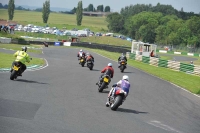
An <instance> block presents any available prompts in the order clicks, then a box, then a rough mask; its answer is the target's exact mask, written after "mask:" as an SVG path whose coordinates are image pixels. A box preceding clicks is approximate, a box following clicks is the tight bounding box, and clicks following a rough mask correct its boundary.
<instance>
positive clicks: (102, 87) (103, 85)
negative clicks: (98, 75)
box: [98, 82, 107, 92]
mask: <svg viewBox="0 0 200 133" xmlns="http://www.w3.org/2000/svg"><path fill="white" fill-rule="evenodd" d="M106 85H107V83H105V82H103V83H102V84H101V86H100V87H99V89H98V90H99V92H102V91H103V89H104V88H105V87H106Z"/></svg>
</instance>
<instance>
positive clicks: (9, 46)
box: [0, 44, 42, 54]
mask: <svg viewBox="0 0 200 133" xmlns="http://www.w3.org/2000/svg"><path fill="white" fill-rule="evenodd" d="M23 46H26V47H28V50H27V52H28V53H29V52H30V53H36V54H41V53H42V50H41V49H34V48H41V46H37V45H19V44H0V48H5V49H13V50H16V51H17V50H21V48H22V47H23Z"/></svg>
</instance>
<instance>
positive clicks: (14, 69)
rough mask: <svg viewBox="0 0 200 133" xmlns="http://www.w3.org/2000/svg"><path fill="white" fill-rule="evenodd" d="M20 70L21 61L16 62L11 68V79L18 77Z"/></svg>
mask: <svg viewBox="0 0 200 133" xmlns="http://www.w3.org/2000/svg"><path fill="white" fill-rule="evenodd" d="M20 72H21V64H20V63H19V62H15V63H14V65H13V66H12V69H11V74H10V80H14V79H16V78H17V76H18V74H19V73H20Z"/></svg>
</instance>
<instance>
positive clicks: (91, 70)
mask: <svg viewBox="0 0 200 133" xmlns="http://www.w3.org/2000/svg"><path fill="white" fill-rule="evenodd" d="M91 71H100V70H97V69H92V70H91Z"/></svg>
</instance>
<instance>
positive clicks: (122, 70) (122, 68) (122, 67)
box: [120, 65, 125, 73]
mask: <svg viewBox="0 0 200 133" xmlns="http://www.w3.org/2000/svg"><path fill="white" fill-rule="evenodd" d="M124 69H125V66H124V65H121V67H120V70H121V72H122V73H123V72H124Z"/></svg>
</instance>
